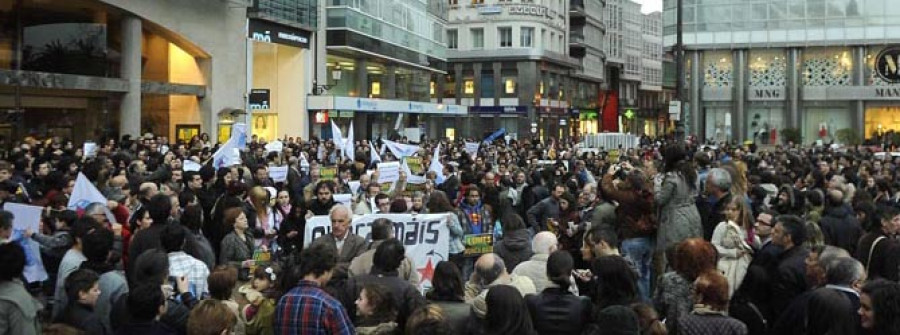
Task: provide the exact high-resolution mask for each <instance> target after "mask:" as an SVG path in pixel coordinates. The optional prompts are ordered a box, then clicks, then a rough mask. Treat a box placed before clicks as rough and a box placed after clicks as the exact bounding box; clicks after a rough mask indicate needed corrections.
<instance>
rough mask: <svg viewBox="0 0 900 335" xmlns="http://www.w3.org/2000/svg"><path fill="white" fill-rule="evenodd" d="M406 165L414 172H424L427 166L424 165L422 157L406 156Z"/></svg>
mask: <svg viewBox="0 0 900 335" xmlns="http://www.w3.org/2000/svg"><path fill="white" fill-rule="evenodd" d="M406 165H408V166H409V171H410V172H412V174H424V173H425V167H424V166H423V165H422V157H406Z"/></svg>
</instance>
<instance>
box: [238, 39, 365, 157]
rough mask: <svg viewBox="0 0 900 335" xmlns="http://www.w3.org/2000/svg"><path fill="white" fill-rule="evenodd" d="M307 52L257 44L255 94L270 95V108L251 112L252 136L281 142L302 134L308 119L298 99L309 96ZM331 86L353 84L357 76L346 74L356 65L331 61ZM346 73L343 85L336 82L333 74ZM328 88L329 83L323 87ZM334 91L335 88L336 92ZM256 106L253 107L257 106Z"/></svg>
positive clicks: (254, 79) (275, 45) (255, 49)
mask: <svg viewBox="0 0 900 335" xmlns="http://www.w3.org/2000/svg"><path fill="white" fill-rule="evenodd" d="M305 52H306V49H302V48H298V47H293V46H288V45H283V44H276V43H266V42H257V41H254V42H253V79H252V84H253V86H252V87H253V91H251V93H257V94H266V92H267V95H268V96H267V97H266V96H263V97H259V96H256V97H254V98H255V99H262V98H267V100H268V105H267V106H266V107H264V108H254V109H251V112H252V113H253V114H252V116H251V118H250V130H251V134H252V135H256V136H259V137H260V138H263V139H265V140H267V141H271V140H273V139H276V138H278V137H279V136H280V135H283V134H284V133H286V132H289V131H298V130H299V129H298V128H292V127H298V126H299V125H300V124H301V122H302V121H301V120H302V118H306V117H308V114H307V113H305V108H304V107H303V104H302V103H298V100H297V97H300V96H305V94H306V93H307V92H308V91H307V90H308V89H305V88H304V85H303V79H302V78H303V77H304V75H305V73H306V68H305V67H304V66H303V65H304V63H305V57H304V56H305V55H306V54H305ZM326 68H327V72H328V75H327V77H326V78H328V79H327V84H328V85H333V84H335V83H340V82H342V81H343V80H352V79H353V77H354V76H352V75H347V74H345V73H343V71H347V70H352V69H353V63H352V62H346V61H344V60H338V59H329V62H328V65H327V66H326ZM338 69H340V71H342V73H341V77H340V79H341V80H340V81H336V80H335V79H334V78H332V76H333V74H332V73H333V71H335V70H338ZM322 84H326V83H322ZM332 89H334V88H332ZM254 105H256V104H252V105H251V106H254Z"/></svg>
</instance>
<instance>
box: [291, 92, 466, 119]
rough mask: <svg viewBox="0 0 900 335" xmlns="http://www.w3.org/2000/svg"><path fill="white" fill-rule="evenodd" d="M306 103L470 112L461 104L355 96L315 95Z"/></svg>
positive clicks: (385, 110) (398, 110)
mask: <svg viewBox="0 0 900 335" xmlns="http://www.w3.org/2000/svg"><path fill="white" fill-rule="evenodd" d="M306 103H307V105H306V107H307V109H309V110H327V109H334V110H345V111H356V112H381V113H419V114H448V115H465V114H468V112H469V109H468V107H466V106H460V105H445V104H436V103H430V102H418V101H404V100H384V99H369V98H354V97H342V96H328V97H325V96H315V97H310V98H309V99H307V101H306Z"/></svg>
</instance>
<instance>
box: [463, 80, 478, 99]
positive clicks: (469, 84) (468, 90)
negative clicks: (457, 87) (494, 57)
mask: <svg viewBox="0 0 900 335" xmlns="http://www.w3.org/2000/svg"><path fill="white" fill-rule="evenodd" d="M463 94H465V96H466V97H469V98H471V97H472V96H473V95H475V80H474V79H471V78H469V79H466V80H465V81H464V82H463Z"/></svg>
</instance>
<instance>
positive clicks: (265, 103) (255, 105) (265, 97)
mask: <svg viewBox="0 0 900 335" xmlns="http://www.w3.org/2000/svg"><path fill="white" fill-rule="evenodd" d="M269 96H270V94H269V89H267V88H254V89H252V90H250V97H249V98H248V100H249V102H250V109H253V110H268V109H269Z"/></svg>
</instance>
